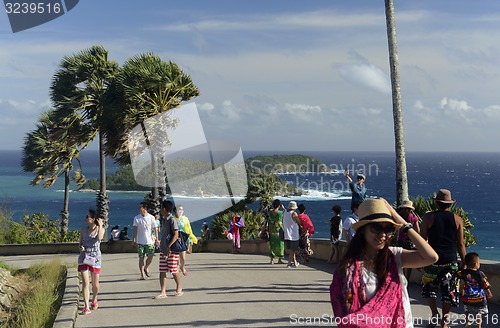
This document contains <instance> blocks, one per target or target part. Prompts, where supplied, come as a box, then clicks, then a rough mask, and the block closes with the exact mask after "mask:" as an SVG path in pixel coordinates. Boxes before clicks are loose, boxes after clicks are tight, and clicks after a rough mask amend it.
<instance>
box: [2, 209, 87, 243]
mask: <svg viewBox="0 0 500 328" xmlns="http://www.w3.org/2000/svg"><path fill="white" fill-rule="evenodd" d="M0 225H1V226H2V234H1V235H0V244H42V243H58V242H75V241H78V238H79V232H78V231H77V230H70V231H68V232H67V233H66V234H64V235H61V232H60V229H59V227H60V225H61V223H60V220H50V219H49V218H48V216H47V214H45V213H34V214H32V215H31V216H29V215H28V214H25V216H24V218H23V220H22V222H21V223H17V222H14V221H12V220H11V218H10V217H7V216H5V215H1V217H0ZM4 229H5V230H4Z"/></svg>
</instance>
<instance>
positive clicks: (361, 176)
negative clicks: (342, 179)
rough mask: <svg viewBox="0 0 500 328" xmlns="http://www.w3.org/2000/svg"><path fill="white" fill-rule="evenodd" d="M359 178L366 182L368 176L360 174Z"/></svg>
mask: <svg viewBox="0 0 500 328" xmlns="http://www.w3.org/2000/svg"><path fill="white" fill-rule="evenodd" d="M357 177H358V178H362V179H363V180H366V176H365V175H364V174H363V173H358V175H357Z"/></svg>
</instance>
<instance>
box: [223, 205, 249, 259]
mask: <svg viewBox="0 0 500 328" xmlns="http://www.w3.org/2000/svg"><path fill="white" fill-rule="evenodd" d="M244 226H245V220H244V219H243V217H242V216H241V215H238V214H236V215H233V216H232V217H231V219H230V221H229V228H228V229H227V230H226V234H227V235H228V236H231V238H232V242H233V250H232V252H233V254H234V253H239V252H240V249H241V231H240V228H243V227H244Z"/></svg>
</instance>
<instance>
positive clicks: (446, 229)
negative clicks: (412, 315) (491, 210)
mask: <svg viewBox="0 0 500 328" xmlns="http://www.w3.org/2000/svg"><path fill="white" fill-rule="evenodd" d="M434 200H435V202H436V205H437V207H438V209H437V210H436V211H432V212H427V213H426V214H425V215H424V217H423V218H422V225H421V226H420V234H421V236H422V238H424V239H425V240H427V241H428V242H429V245H431V247H432V248H433V249H434V250H435V251H436V253H437V254H438V255H439V260H438V261H437V262H436V263H434V264H433V265H429V266H427V267H425V268H424V275H423V277H422V284H423V287H422V297H424V298H425V299H426V300H427V304H428V305H429V308H430V310H431V316H432V319H431V323H430V324H429V326H428V327H435V326H436V325H437V323H438V322H439V321H440V320H441V318H442V327H444V328H447V327H448V323H449V320H450V318H449V313H450V310H451V307H452V306H456V305H458V301H459V300H458V280H457V277H456V273H457V271H458V263H457V252H458V254H459V256H460V260H461V263H462V265H464V264H465V262H464V261H465V242H464V226H463V222H462V218H461V217H459V216H458V215H456V214H454V213H452V212H450V207H451V205H452V204H453V203H455V200H454V199H453V198H452V197H451V192H450V191H449V190H447V189H440V190H439V191H438V193H437V195H436V197H435V198H434ZM438 291H441V303H442V309H441V310H442V316H440V315H439V311H438V308H437V302H436V299H437V295H438Z"/></svg>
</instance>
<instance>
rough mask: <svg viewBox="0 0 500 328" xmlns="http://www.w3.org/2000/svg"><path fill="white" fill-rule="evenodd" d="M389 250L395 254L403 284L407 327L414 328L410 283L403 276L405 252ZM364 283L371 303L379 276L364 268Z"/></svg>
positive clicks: (367, 297) (397, 249)
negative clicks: (402, 259)
mask: <svg viewBox="0 0 500 328" xmlns="http://www.w3.org/2000/svg"><path fill="white" fill-rule="evenodd" d="M389 250H390V251H391V252H392V253H393V254H394V257H395V258H396V265H397V266H398V276H399V281H400V282H401V289H402V290H401V293H402V297H403V307H404V311H405V321H406V327H407V328H410V327H413V318H412V315H411V305H410V297H409V295H408V281H407V280H406V277H405V275H404V274H403V267H402V266H401V253H402V252H403V248H401V247H391V246H390V247H389ZM363 281H364V282H365V285H366V290H365V291H366V300H367V301H369V300H370V299H371V298H372V297H373V296H374V295H375V292H376V291H377V287H378V280H377V275H376V274H375V273H374V272H371V271H368V270H367V269H366V268H365V267H363Z"/></svg>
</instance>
